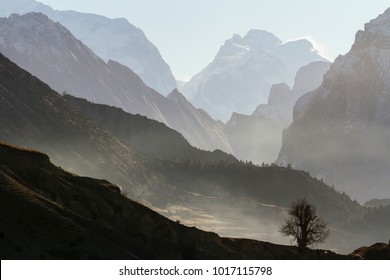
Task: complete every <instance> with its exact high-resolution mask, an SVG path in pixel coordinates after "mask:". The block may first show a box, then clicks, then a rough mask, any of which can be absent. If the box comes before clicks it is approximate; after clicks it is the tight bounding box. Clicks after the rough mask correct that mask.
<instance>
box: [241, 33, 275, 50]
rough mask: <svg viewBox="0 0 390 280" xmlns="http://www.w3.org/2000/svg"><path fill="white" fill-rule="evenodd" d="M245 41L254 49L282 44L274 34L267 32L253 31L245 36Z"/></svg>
mask: <svg viewBox="0 0 390 280" xmlns="http://www.w3.org/2000/svg"><path fill="white" fill-rule="evenodd" d="M243 41H244V42H245V43H246V44H248V45H250V46H254V47H272V46H276V45H279V44H281V43H282V41H281V40H279V38H277V37H276V36H275V35H274V34H272V33H270V32H268V31H265V30H257V29H252V30H249V32H248V33H247V34H246V35H245V36H244V38H243Z"/></svg>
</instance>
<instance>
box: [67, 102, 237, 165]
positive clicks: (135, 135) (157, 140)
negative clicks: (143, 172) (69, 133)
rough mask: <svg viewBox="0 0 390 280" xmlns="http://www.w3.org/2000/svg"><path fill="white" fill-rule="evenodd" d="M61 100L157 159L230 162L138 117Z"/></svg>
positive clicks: (171, 131)
mask: <svg viewBox="0 0 390 280" xmlns="http://www.w3.org/2000/svg"><path fill="white" fill-rule="evenodd" d="M63 98H64V99H65V100H66V101H68V102H69V103H70V104H72V106H73V107H75V108H77V109H78V110H79V111H80V112H81V113H82V114H83V115H85V116H86V117H88V118H89V119H91V120H93V121H94V122H96V123H97V124H99V125H100V126H101V127H103V128H104V129H106V130H107V131H109V132H110V134H111V135H113V136H115V137H118V138H119V139H120V140H121V141H122V142H123V143H125V144H128V145H130V146H132V147H134V148H135V149H137V150H139V151H141V152H143V153H145V154H147V155H150V156H153V157H155V158H158V159H170V160H181V159H196V160H208V161H215V160H232V161H235V160H236V159H235V158H234V157H233V156H230V155H228V154H226V153H224V152H222V151H219V150H215V151H214V152H209V151H202V150H200V149H197V148H194V147H192V146H191V145H190V144H189V143H188V141H187V140H185V138H184V137H183V136H182V135H181V134H180V133H178V132H177V131H175V130H173V129H171V128H169V127H167V126H166V125H165V124H163V123H160V122H157V121H154V120H150V119H148V118H146V117H144V116H141V115H133V114H130V113H127V112H125V111H123V110H122V109H120V108H115V107H112V106H108V105H100V104H93V103H91V102H89V101H87V100H85V99H82V98H77V97H73V96H71V95H68V94H66V95H64V96H63Z"/></svg>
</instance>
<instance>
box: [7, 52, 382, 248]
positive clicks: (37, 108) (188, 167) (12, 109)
mask: <svg viewBox="0 0 390 280" xmlns="http://www.w3.org/2000/svg"><path fill="white" fill-rule="evenodd" d="M0 58H1V59H0V62H1V63H0V66H1V67H0V84H1V87H0V96H1V99H0V109H1V117H0V139H1V141H6V142H8V143H15V144H18V145H22V146H27V147H31V148H35V149H39V150H42V151H45V152H47V153H48V154H49V155H50V157H51V158H52V159H53V161H54V162H55V163H56V164H57V165H60V166H61V167H62V168H64V169H65V170H70V171H72V172H77V173H79V174H84V175H88V176H94V177H97V178H107V179H109V180H111V181H112V182H114V183H116V184H118V185H119V186H121V188H122V191H123V193H125V194H127V195H129V196H131V197H133V198H135V199H137V200H138V201H142V202H143V203H145V204H146V205H149V206H151V207H153V209H155V210H157V211H159V212H160V213H163V214H164V215H165V216H167V217H169V218H172V219H174V220H180V221H182V222H183V223H185V224H192V225H197V226H198V227H201V228H203V229H207V230H214V231H217V232H219V233H221V234H224V235H230V236H244V237H252V238H254V237H256V236H257V234H256V232H257V231H260V232H261V236H262V239H266V240H269V241H271V240H272V241H274V242H275V241H278V242H282V240H283V239H282V238H281V237H277V236H274V234H273V233H274V232H276V231H277V228H278V226H279V225H278V222H276V221H279V220H282V219H283V217H284V210H283V209H284V208H285V207H287V206H288V205H289V203H290V201H291V200H292V199H294V198H297V197H301V196H306V197H308V198H309V199H310V200H311V201H313V203H315V204H316V205H317V206H318V208H319V210H320V211H321V212H322V214H323V215H324V217H326V218H327V220H329V222H331V223H332V227H334V228H335V234H334V237H333V239H330V241H329V244H333V246H336V247H337V248H340V250H342V251H343V252H348V251H350V250H352V249H354V248H356V247H358V244H360V243H365V242H367V243H372V241H373V240H377V239H379V238H382V237H381V236H383V235H385V234H386V229H387V228H386V227H384V228H383V229H381V228H378V229H377V230H376V231H375V232H373V231H370V232H367V231H366V230H364V226H365V225H367V223H369V224H372V225H373V226H374V225H376V224H378V223H379V224H382V216H383V215H385V214H384V213H386V211H387V208H385V209H381V210H376V209H366V208H365V207H363V206H360V205H358V204H357V203H356V202H353V201H351V200H350V199H349V198H348V197H347V196H345V195H342V194H340V193H338V192H336V191H335V190H333V189H332V188H330V187H328V186H326V185H325V184H323V183H322V182H320V181H318V180H316V179H313V178H311V177H310V176H308V175H307V174H306V173H305V172H301V171H295V170H292V169H287V168H282V167H277V166H268V167H257V166H254V165H251V164H244V163H243V162H238V161H237V160H236V159H234V158H232V157H229V156H228V155H226V154H223V153H213V154H212V153H210V152H203V151H199V150H196V149H192V150H191V148H189V147H188V146H185V145H184V146H183V139H182V138H180V136H178V134H176V136H175V133H174V132H172V131H171V130H170V129H169V128H167V127H165V126H164V125H162V124H158V123H157V122H154V121H150V120H146V119H143V118H141V119H140V117H139V116H132V115H130V114H127V113H124V112H123V111H120V110H119V109H116V108H111V107H109V106H102V105H94V104H92V103H88V102H86V101H82V100H78V99H75V98H73V97H69V96H61V95H59V94H58V93H56V92H54V91H52V90H51V89H50V88H49V87H48V86H47V85H46V84H44V83H42V82H41V81H39V80H38V79H37V78H35V77H33V76H31V75H30V74H29V73H27V72H25V71H24V70H22V69H20V68H19V67H17V66H16V65H15V64H13V63H12V62H10V61H9V60H8V59H6V58H5V57H3V56H0ZM101 113H104V116H105V117H104V120H110V119H113V118H114V119H115V118H117V119H118V121H116V122H114V123H112V122H110V121H104V122H102V117H99V115H100V114H101ZM119 116H120V117H119ZM140 122H141V124H140ZM142 122H143V124H142ZM137 123H138V124H137ZM116 125H122V126H128V127H129V128H128V130H127V132H128V133H129V135H126V131H125V132H124V131H122V130H117V129H116V128H115V126H116ZM140 127H142V129H140ZM147 127H148V129H149V130H151V131H152V132H151V133H145V132H144V131H145V130H144V129H145V128H147ZM164 135H171V136H170V137H171V140H169V141H167V142H165V145H166V150H167V151H169V150H172V148H170V147H175V148H176V147H177V148H179V147H180V146H181V147H183V148H182V149H183V153H185V152H188V151H190V153H189V156H191V158H189V159H185V160H183V159H181V160H179V161H177V160H171V159H169V158H173V159H175V158H176V156H175V155H174V153H172V154H171V155H167V153H166V152H165V151H163V152H161V154H162V156H161V157H162V158H166V159H165V160H160V159H158V157H157V156H158V154H154V155H152V154H153V150H152V151H151V153H150V154H147V153H144V152H142V149H146V148H145V147H146V146H147V145H154V144H153V143H154V142H153V141H154V137H158V138H159V139H163V137H164ZM150 137H152V139H150ZM142 138H143V139H144V140H143V141H140V140H137V139H142ZM134 139H136V140H134ZM176 143H181V144H179V145H177V144H176ZM175 152H178V151H175ZM154 153H156V151H154ZM167 159H168V160H167ZM281 194H283V195H281ZM331 205H332V206H331ZM378 211H382V212H383V211H384V212H383V214H381V213H382V212H378ZM355 229H359V234H356V233H354V232H355ZM337 232H338V233H337ZM340 233H342V235H346V236H351V235H352V236H353V237H354V238H351V240H352V241H351V242H346V240H345V239H344V238H341V237H342V235H341V236H340ZM340 238H341V239H340Z"/></svg>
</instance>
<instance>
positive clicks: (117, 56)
mask: <svg viewBox="0 0 390 280" xmlns="http://www.w3.org/2000/svg"><path fill="white" fill-rule="evenodd" d="M0 6H1V10H0V16H2V17H8V16H9V15H11V14H12V13H17V14H25V13H28V12H41V13H43V14H45V15H47V16H48V17H49V18H50V19H52V20H53V21H54V22H57V21H58V22H60V23H61V24H62V25H63V26H65V27H66V28H67V29H68V30H70V32H72V34H73V35H74V36H75V37H76V38H77V39H79V40H81V41H82V42H83V44H85V45H87V46H88V47H89V48H90V49H92V50H93V52H94V53H96V54H97V55H98V56H99V57H101V58H103V59H104V60H105V61H109V60H114V61H118V62H120V63H121V64H123V65H126V66H127V67H129V68H130V69H131V70H133V71H134V72H135V73H136V74H137V75H138V76H140V78H141V79H142V80H143V81H144V83H145V84H147V85H148V86H149V87H151V88H153V89H154V90H156V91H157V92H159V93H161V94H163V95H167V94H169V93H170V92H171V91H172V90H174V89H175V88H176V82H175V79H174V77H173V75H172V72H171V69H170V68H169V66H168V64H167V63H166V62H165V61H164V60H163V58H162V57H161V54H160V53H159V51H158V49H157V48H156V47H155V46H154V45H153V44H152V43H151V42H150V41H149V40H148V39H147V38H146V36H145V34H144V33H143V31H142V30H141V29H139V28H137V27H135V26H133V25H132V24H130V23H129V22H128V21H127V20H126V19H124V18H120V19H109V18H106V17H103V16H100V15H95V14H87V13H79V12H75V11H56V10H53V9H52V8H51V7H49V6H47V5H44V4H42V3H40V2H37V1H33V0H0Z"/></svg>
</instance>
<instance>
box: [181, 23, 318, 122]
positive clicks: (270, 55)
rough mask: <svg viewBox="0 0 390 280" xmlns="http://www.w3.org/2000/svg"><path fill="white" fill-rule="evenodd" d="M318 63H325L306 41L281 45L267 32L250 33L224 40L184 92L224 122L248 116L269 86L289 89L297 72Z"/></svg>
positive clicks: (263, 98) (264, 97)
mask: <svg viewBox="0 0 390 280" xmlns="http://www.w3.org/2000/svg"><path fill="white" fill-rule="evenodd" d="M317 60H324V59H323V58H322V57H321V56H320V55H319V54H318V53H317V52H316V51H315V50H314V48H313V46H312V45H311V43H310V42H309V41H307V40H298V41H291V42H287V43H282V42H281V41H280V40H279V39H278V38H276V37H275V36H274V35H273V34H271V33H269V32H266V31H260V30H251V31H249V32H248V34H247V35H246V36H244V37H241V36H239V35H237V34H236V35H234V36H233V38H231V39H230V40H227V41H226V42H225V44H224V45H223V46H222V47H221V48H220V50H219V52H218V54H217V55H216V57H215V58H214V60H213V61H212V62H211V63H210V64H209V65H208V66H207V67H206V68H205V69H204V70H202V71H201V72H200V73H199V74H197V75H195V76H194V77H193V78H192V79H191V80H190V81H189V82H188V83H187V84H185V85H184V87H183V92H184V94H185V96H186V97H187V98H188V99H189V100H190V101H191V102H192V103H193V104H194V105H195V106H196V107H200V108H203V109H205V110H206V111H207V112H208V113H209V114H210V115H211V116H212V117H214V118H216V119H220V120H222V121H227V120H228V119H229V118H230V116H231V114H232V113H233V112H236V113H241V114H250V113H252V112H253V110H254V109H255V106H256V105H258V104H261V103H266V102H267V100H268V94H269V90H270V88H271V85H273V84H276V83H281V82H285V83H287V84H288V85H289V86H292V84H293V82H294V77H295V73H296V72H297V70H298V69H299V68H300V67H302V66H304V65H307V64H308V63H310V62H312V61H317Z"/></svg>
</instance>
